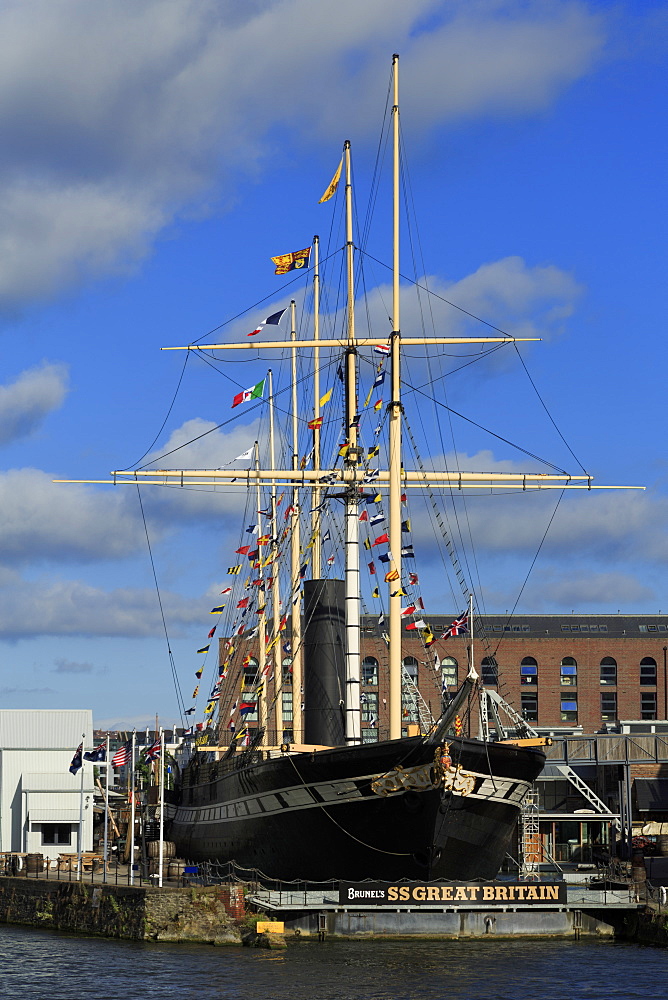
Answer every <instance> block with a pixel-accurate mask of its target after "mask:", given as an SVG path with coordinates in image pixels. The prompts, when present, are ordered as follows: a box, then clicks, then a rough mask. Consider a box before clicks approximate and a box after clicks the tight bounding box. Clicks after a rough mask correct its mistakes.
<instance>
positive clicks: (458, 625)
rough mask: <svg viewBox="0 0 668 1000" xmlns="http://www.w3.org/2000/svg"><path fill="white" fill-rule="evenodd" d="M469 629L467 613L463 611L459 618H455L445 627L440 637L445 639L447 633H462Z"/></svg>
mask: <svg viewBox="0 0 668 1000" xmlns="http://www.w3.org/2000/svg"><path fill="white" fill-rule="evenodd" d="M468 630H469V613H468V611H464V612H463V614H461V615H460V616H459V618H455V620H454V621H453V623H452V625H449V626H448V628H446V630H445V632H444V633H443V635H442V636H441V639H447V638H448V636H449V635H463V634H464V633H465V632H468Z"/></svg>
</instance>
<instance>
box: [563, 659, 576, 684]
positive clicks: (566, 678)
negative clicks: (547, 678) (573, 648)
mask: <svg viewBox="0 0 668 1000" xmlns="http://www.w3.org/2000/svg"><path fill="white" fill-rule="evenodd" d="M577 682H578V664H577V660H574V659H573V657H572V656H564V658H563V660H562V661H561V686H562V687H575V686H576V684H577Z"/></svg>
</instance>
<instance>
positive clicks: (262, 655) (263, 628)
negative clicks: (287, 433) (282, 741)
mask: <svg viewBox="0 0 668 1000" xmlns="http://www.w3.org/2000/svg"><path fill="white" fill-rule="evenodd" d="M259 470H260V445H259V443H258V442H257V441H256V442H255V471H256V472H259ZM260 490H261V482H260V478H259V476H258V479H257V482H256V488H255V516H256V521H255V525H256V532H255V537H256V538H258V537H259V535H260V524H261V523H262V515H261V513H260V512H261V510H262V494H261V492H260ZM257 550H258V562H259V563H260V568H259V571H258V576H259V578H260V581H262V580H263V577H264V570H263V568H262V559H261V558H260V546H259V544H258V546H257ZM258 594H259V595H264V597H262V596H258V604H259V602H260V601H261V600H264V604H263V605H262V606H261V610H260V608H258V614H257V624H258V644H257V650H258V652H257V674H256V679H255V686H256V687H257V686H258V685H259V684H261V683H262V680H263V678H264V667H265V663H266V650H267V612H266V606H267V599H268V594H267V593H266V591H265V589H264V586H261V587H260V589H259V591H258ZM257 701H258V728H259V729H260V730H262V729H264V731H265V733H266V731H267V686H266V684H263V685H262V687H261V688H260V696H259V698H258V700H257Z"/></svg>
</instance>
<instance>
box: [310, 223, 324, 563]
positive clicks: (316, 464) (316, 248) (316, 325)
mask: <svg viewBox="0 0 668 1000" xmlns="http://www.w3.org/2000/svg"><path fill="white" fill-rule="evenodd" d="M313 339H314V341H316V346H315V347H314V348H313V469H314V471H315V472H319V471H320V426H319V418H320V347H319V344H318V342H319V340H320V237H319V236H314V237H313ZM321 496H322V493H321V491H320V489H319V488H318V486H315V487H314V489H313V492H312V493H311V497H312V501H313V502H312V503H311V538H312V539H313V552H312V553H311V569H312V576H313V579H314V580H319V579H320V577H321V575H322V543H321V540H320V497H321Z"/></svg>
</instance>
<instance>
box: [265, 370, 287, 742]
mask: <svg viewBox="0 0 668 1000" xmlns="http://www.w3.org/2000/svg"><path fill="white" fill-rule="evenodd" d="M267 377H268V379H269V465H270V468H271V469H272V470H273V469H275V468H276V444H275V436H274V375H273V372H272V370H271V368H270V369H269V371H268V372H267ZM270 544H271V549H270V551H271V557H272V558H271V562H270V563H269V570H270V576H271V578H272V585H271V611H272V624H273V628H272V632H273V635H272V640H273V651H272V656H273V661H274V691H275V692H276V701H275V706H274V707H275V712H274V718H275V719H276V729H277V731H278V732H280V733H281V734H282V732H283V700H282V697H281V688H282V680H283V664H282V662H281V661H282V656H281V640H280V630H281V592H280V585H279V572H278V521H277V519H276V478H275V477H274V478H272V480H271V543H270ZM262 561H264V560H262ZM263 680H264V681H265V684H264V685H263V688H262V690H263V691H265V692H266V690H267V687H268V678H265V677H262V678H261V680H260V683H261V684H262V681H263ZM281 738H282V737H281Z"/></svg>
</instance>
